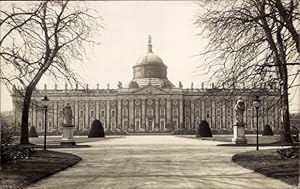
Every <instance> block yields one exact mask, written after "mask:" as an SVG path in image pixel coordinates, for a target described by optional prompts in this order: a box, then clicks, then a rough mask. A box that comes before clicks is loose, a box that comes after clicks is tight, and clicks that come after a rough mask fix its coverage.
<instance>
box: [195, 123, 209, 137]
mask: <svg viewBox="0 0 300 189" xmlns="http://www.w3.org/2000/svg"><path fill="white" fill-rule="evenodd" d="M196 136H197V137H212V133H211V130H210V128H209V124H208V122H207V121H205V120H203V121H201V122H200V124H199V127H198V129H197V135H196Z"/></svg>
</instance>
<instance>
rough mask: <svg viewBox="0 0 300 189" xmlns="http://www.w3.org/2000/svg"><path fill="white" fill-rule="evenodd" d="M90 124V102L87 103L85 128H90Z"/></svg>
mask: <svg viewBox="0 0 300 189" xmlns="http://www.w3.org/2000/svg"><path fill="white" fill-rule="evenodd" d="M89 122H90V119H89V101H85V127H84V128H89ZM84 130H85V129H84Z"/></svg>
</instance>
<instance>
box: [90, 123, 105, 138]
mask: <svg viewBox="0 0 300 189" xmlns="http://www.w3.org/2000/svg"><path fill="white" fill-rule="evenodd" d="M88 137H89V138H91V137H105V134H104V129H103V126H102V123H101V122H100V121H99V120H97V119H96V120H94V121H93V122H92V125H91V129H90V131H89V135H88Z"/></svg>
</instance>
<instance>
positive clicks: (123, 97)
mask: <svg viewBox="0 0 300 189" xmlns="http://www.w3.org/2000/svg"><path fill="white" fill-rule="evenodd" d="M160 68H161V69H160ZM166 69H167V67H166V66H165V65H164V64H163V62H162V60H161V59H160V58H159V57H158V56H157V55H155V54H153V52H152V44H151V38H150V39H149V43H148V53H146V55H143V56H142V57H141V58H140V59H139V61H138V63H137V64H136V65H135V66H133V70H134V77H133V80H132V81H131V82H136V85H129V86H130V87H125V88H122V86H121V85H120V86H119V87H118V89H109V88H107V89H99V87H98V85H97V89H88V87H86V89H78V88H77V87H76V88H75V89H67V87H66V88H65V89H63V90H62V89H57V88H56V87H55V89H50V90H49V89H47V88H46V86H45V88H44V90H35V92H34V94H33V97H32V104H39V102H40V100H41V99H42V98H43V97H44V96H45V95H47V97H48V98H49V99H50V101H51V102H50V106H49V108H48V120H47V121H48V131H49V132H61V130H62V122H63V114H62V108H63V107H64V106H65V105H66V104H67V103H69V104H70V106H71V108H72V112H73V124H74V125H75V130H77V131H78V132H84V131H87V130H88V129H89V127H90V125H91V123H92V122H93V121H94V120H95V119H99V120H100V121H101V122H102V124H103V127H104V128H105V130H106V131H107V130H110V131H120V130H122V131H126V132H174V131H194V130H195V129H196V127H197V125H198V124H199V123H200V121H201V120H206V121H208V123H209V125H210V127H211V129H212V130H213V131H218V132H220V133H226V132H232V126H233V124H235V123H234V120H235V112H234V105H235V104H236V101H237V100H238V98H239V96H240V97H242V98H243V100H244V101H245V104H246V110H245V114H244V120H245V122H246V132H247V131H248V132H249V131H253V132H254V130H255V128H256V112H255V108H254V107H253V105H252V101H253V99H254V98H255V94H257V93H258V92H259V94H260V96H261V97H260V99H261V100H262V101H263V105H262V107H261V108H260V110H261V112H260V116H259V128H260V130H262V129H263V126H264V125H266V124H269V125H271V127H272V128H273V131H275V132H276V131H278V128H279V125H280V114H279V106H278V105H276V106H273V107H272V108H270V107H271V106H272V104H273V103H274V100H276V99H279V96H278V94H279V92H278V90H274V89H273V90H268V89H265V88H264V89H263V88H259V89H258V88H254V89H245V88H243V89H235V90H229V89H218V88H215V87H212V88H204V87H203V85H202V88H201V89H195V88H190V89H183V88H182V87H181V86H179V87H175V86H174V85H173V84H172V83H171V82H170V81H169V80H168V79H167V70H166ZM156 70H160V71H159V72H158V73H157V74H151V73H155V72H156ZM147 73H149V74H150V75H149V74H147ZM154 76H155V77H154ZM233 92H234V93H235V94H238V96H234V95H233ZM13 102H14V107H15V109H14V113H15V119H16V123H20V122H21V111H20V107H19V105H20V102H21V100H20V98H18V97H17V96H16V95H13ZM34 107H36V106H33V107H32V109H31V111H30V115H29V126H31V125H34V126H35V127H36V130H37V131H38V132H41V131H43V130H44V117H43V116H44V112H43V110H41V109H39V108H34Z"/></svg>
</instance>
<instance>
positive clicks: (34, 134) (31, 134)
mask: <svg viewBox="0 0 300 189" xmlns="http://www.w3.org/2000/svg"><path fill="white" fill-rule="evenodd" d="M28 136H29V137H39V135H38V134H37V132H36V130H35V127H34V126H31V127H30V129H29V133H28Z"/></svg>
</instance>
